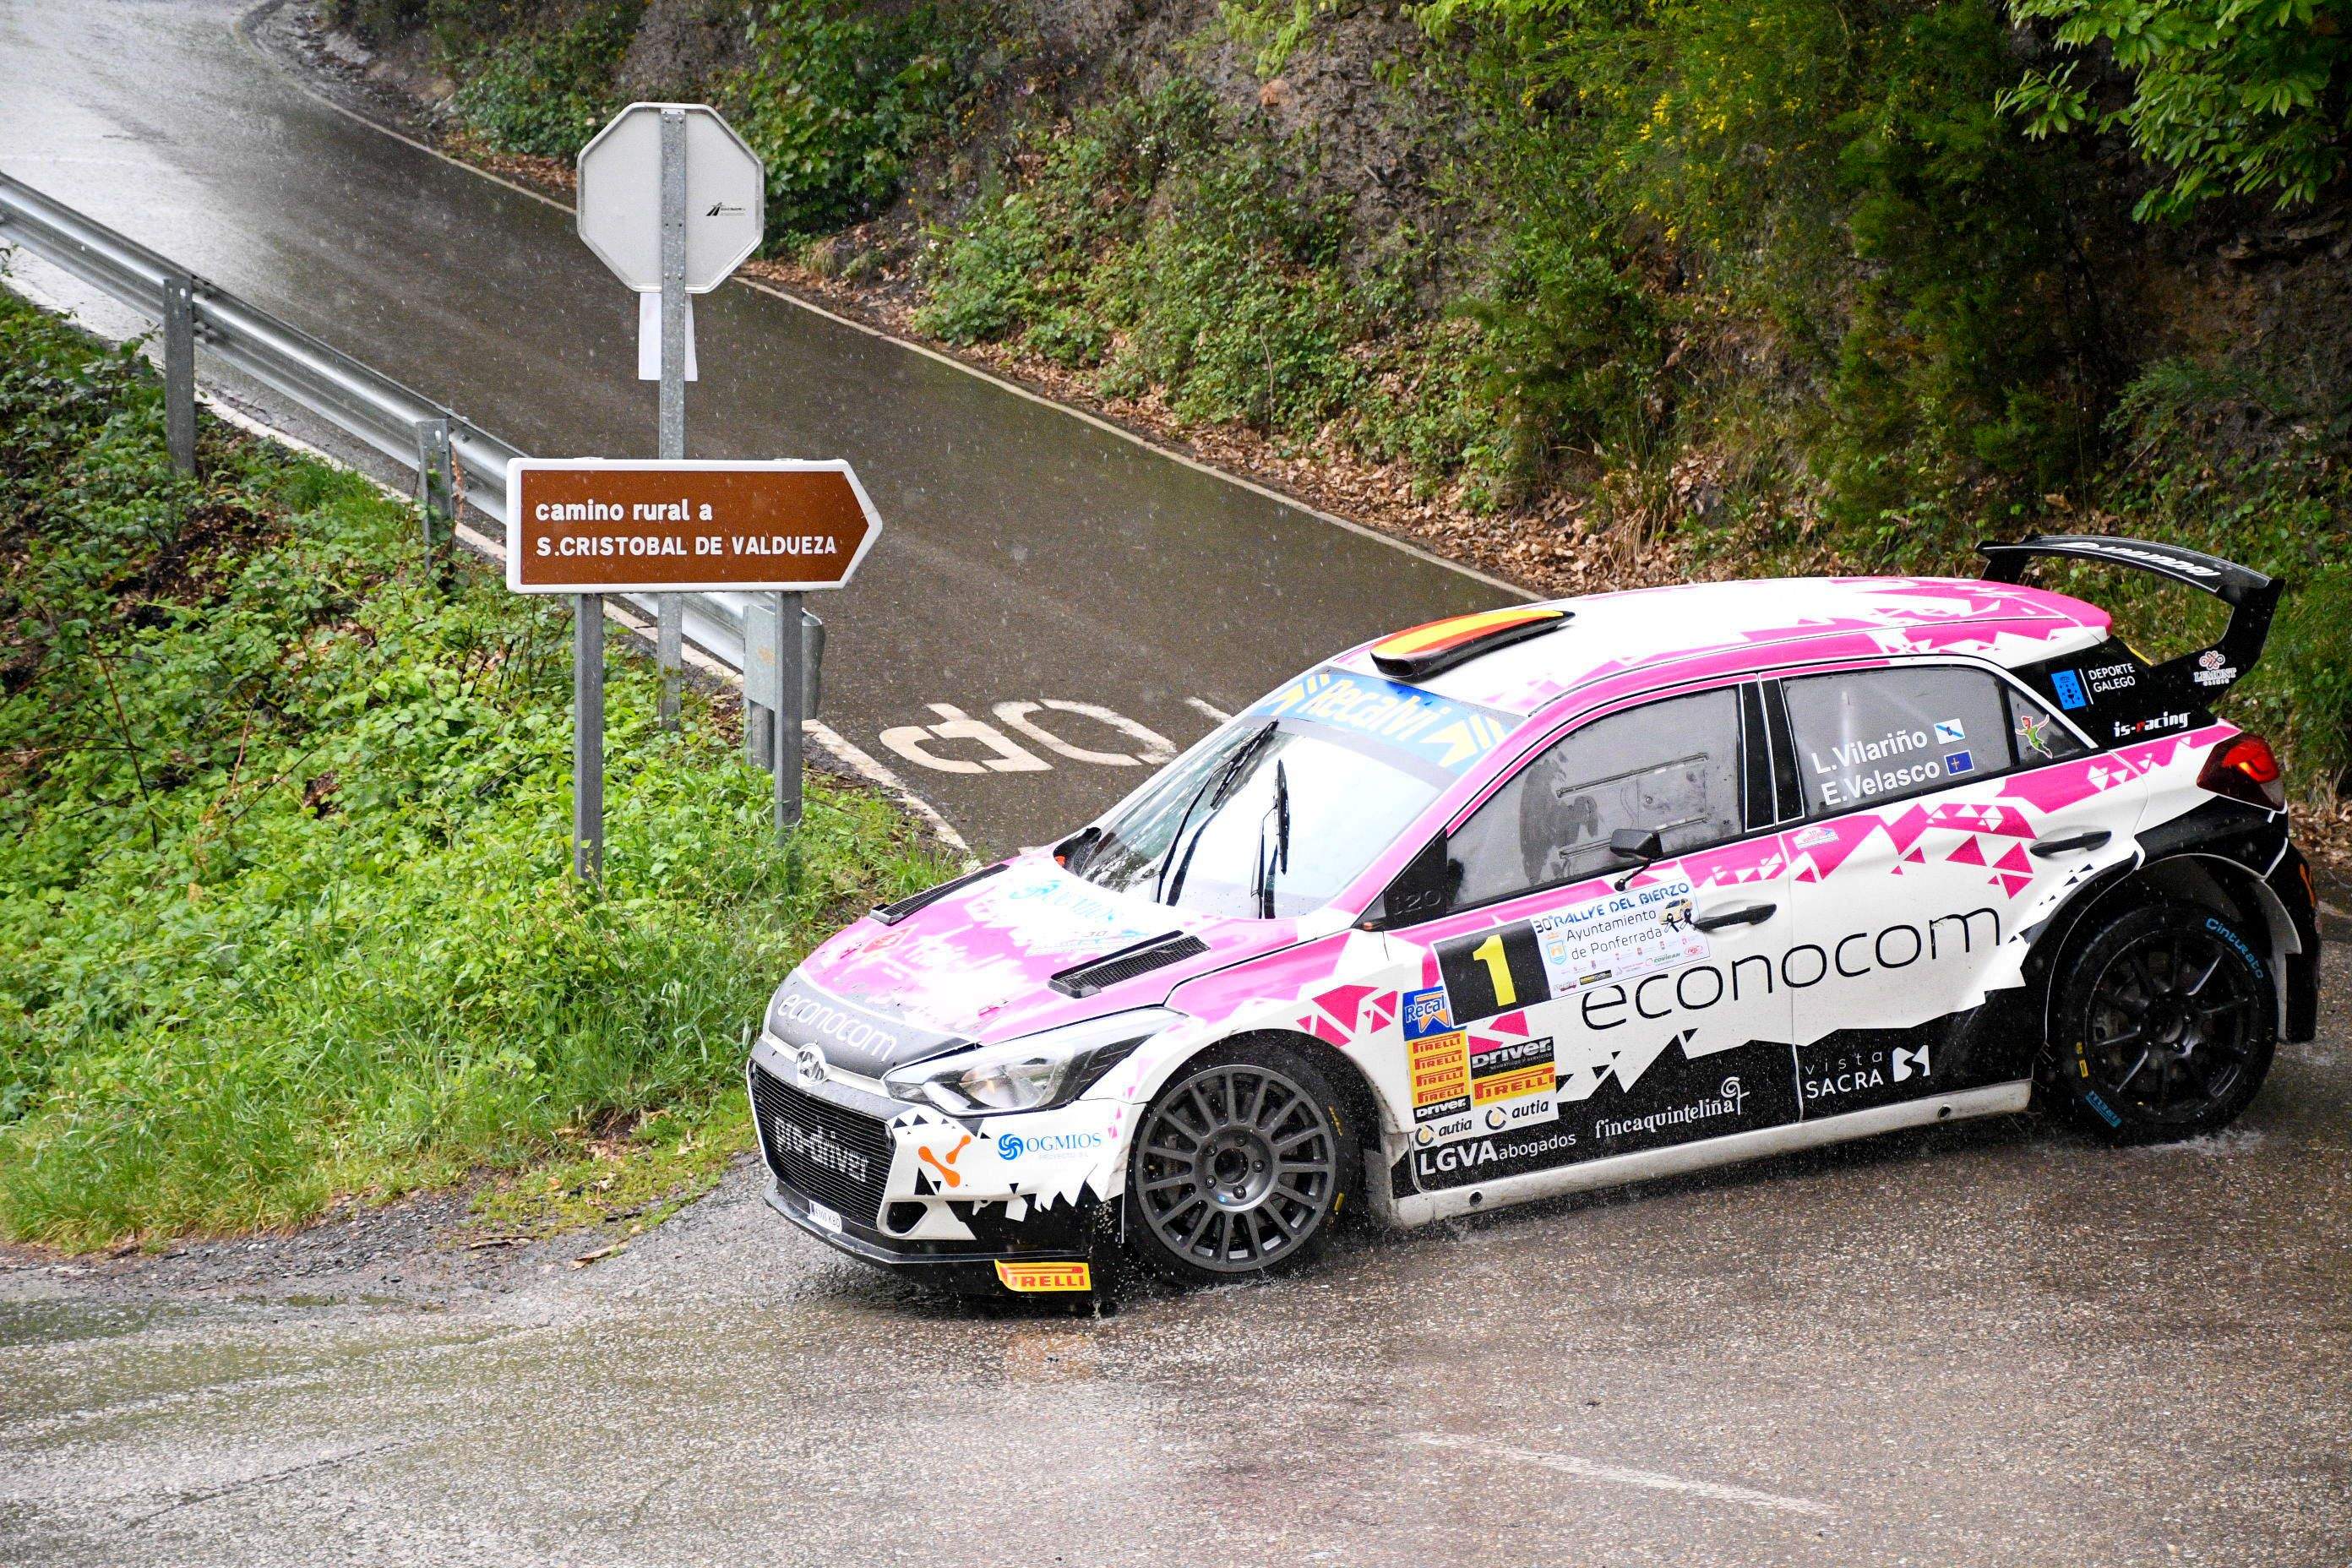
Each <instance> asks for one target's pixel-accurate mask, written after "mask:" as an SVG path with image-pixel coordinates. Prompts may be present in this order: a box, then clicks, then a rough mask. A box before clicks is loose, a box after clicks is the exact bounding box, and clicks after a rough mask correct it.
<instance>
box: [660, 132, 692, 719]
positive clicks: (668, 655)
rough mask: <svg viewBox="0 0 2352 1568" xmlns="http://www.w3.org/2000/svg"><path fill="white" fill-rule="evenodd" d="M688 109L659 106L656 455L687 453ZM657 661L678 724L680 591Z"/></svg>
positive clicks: (671, 601) (665, 607) (667, 602)
mask: <svg viewBox="0 0 2352 1568" xmlns="http://www.w3.org/2000/svg"><path fill="white" fill-rule="evenodd" d="M687 299H688V296H687V292H686V110H683V109H678V108H676V107H669V108H665V109H664V110H662V111H661V406H660V412H659V415H658V416H657V423H658V425H659V426H660V428H659V432H658V444H657V445H656V447H655V456H656V457H662V458H683V457H685V456H686V333H687V311H688V310H689V309H691V307H690V306H689V305H688V303H687ZM654 616H655V629H654V662H655V663H656V665H658V666H659V667H660V668H661V704H660V708H659V717H660V720H661V724H662V727H663V728H664V729H666V730H675V729H677V678H678V667H679V665H680V664H681V663H682V662H683V660H682V658H681V656H682V654H683V653H684V651H685V650H684V649H683V648H682V647H680V644H681V643H683V642H684V641H685V632H686V609H685V606H684V605H682V604H681V603H680V602H679V600H678V596H677V595H676V594H664V595H662V596H661V597H660V598H659V599H657V600H656V601H655V611H654Z"/></svg>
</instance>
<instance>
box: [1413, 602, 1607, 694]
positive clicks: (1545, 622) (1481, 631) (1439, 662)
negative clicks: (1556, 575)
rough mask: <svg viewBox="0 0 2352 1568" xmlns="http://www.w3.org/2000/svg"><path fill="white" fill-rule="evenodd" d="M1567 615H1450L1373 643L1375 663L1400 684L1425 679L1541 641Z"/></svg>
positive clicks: (1519, 611) (1527, 610) (1530, 610)
mask: <svg viewBox="0 0 2352 1568" xmlns="http://www.w3.org/2000/svg"><path fill="white" fill-rule="evenodd" d="M1568 616H1569V612H1568V611H1566V610H1554V609H1546V608H1544V607H1542V606H1540V605H1517V606H1515V607H1513V608H1511V609H1507V610H1486V611H1482V612H1481V613H1479V614H1477V615H1475V616H1448V617H1447V618H1446V619H1444V620H1442V621H1431V622H1430V623H1428V624H1427V625H1426V626H1414V627H1412V629H1411V630H1409V631H1402V632H1399V633H1397V634H1396V636H1394V637H1388V638H1385V639H1384V640H1382V641H1381V642H1377V643H1375V644H1373V645H1372V663H1373V664H1374V665H1375V666H1376V667H1378V668H1379V669H1380V671H1381V674H1383V675H1393V676H1395V677H1397V678H1398V679H1401V680H1426V679H1429V677H1431V676H1433V675H1436V674H1438V673H1440V672H1441V671H1444V670H1448V669H1451V668H1454V666H1455V665H1457V664H1460V663H1461V662H1462V661H1463V660H1465V659H1469V658H1477V657H1478V656H1479V655H1480V654H1482V653H1490V652H1492V651H1493V650H1495V649H1496V648H1498V647H1508V646H1510V645H1511V644H1512V643H1515V642H1525V641H1526V640H1527V639H1528V638H1529V637H1541V636H1542V635H1543V634H1544V633H1546V632H1548V631H1550V630H1551V629H1552V628H1553V627H1555V626H1559V625H1561V624H1562V623H1563V622H1565V621H1566V620H1567V619H1568Z"/></svg>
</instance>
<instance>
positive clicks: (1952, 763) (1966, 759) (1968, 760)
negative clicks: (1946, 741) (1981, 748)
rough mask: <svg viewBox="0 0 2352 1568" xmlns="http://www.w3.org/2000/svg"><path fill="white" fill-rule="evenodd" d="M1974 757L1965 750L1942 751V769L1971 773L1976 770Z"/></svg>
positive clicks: (1951, 771)
mask: <svg viewBox="0 0 2352 1568" xmlns="http://www.w3.org/2000/svg"><path fill="white" fill-rule="evenodd" d="M1976 767H1977V762H1976V759H1975V758H1974V757H1971V756H1970V755H1969V754H1968V753H1967V752H1945V753H1944V771H1945V772H1946V773H1974V772H1976Z"/></svg>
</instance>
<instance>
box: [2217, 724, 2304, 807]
mask: <svg viewBox="0 0 2352 1568" xmlns="http://www.w3.org/2000/svg"><path fill="white" fill-rule="evenodd" d="M2197 787H2198V788H2200V789H2208V790H2211V791H2212V792H2213V793H2214V794H2215V795H2228V796H2229V797H2230V798H2231V800H2242V801H2244V802H2245V803H2246V804H2247V805H2258V806H2260V807H2262V808H2263V810H2264V811H2281V810H2284V809H2285V806H2286V785H2285V784H2283V783H2281V782H2280V778H2279V763H2278V753H2277V752H2273V751H2272V750H2271V743H2270V742H2268V741H2265V740H2263V738H2262V737H2261V736H2260V735H2240V736H2237V737H2235V738H2234V739H2231V740H2229V741H2225V742H2222V743H2221V745H2218V746H2216V747H2214V748H2213V753H2212V755H2210V756H2209V757H2207V758H2206V759H2205V771H2204V772H2203V773H2199V774H2198V775H2197Z"/></svg>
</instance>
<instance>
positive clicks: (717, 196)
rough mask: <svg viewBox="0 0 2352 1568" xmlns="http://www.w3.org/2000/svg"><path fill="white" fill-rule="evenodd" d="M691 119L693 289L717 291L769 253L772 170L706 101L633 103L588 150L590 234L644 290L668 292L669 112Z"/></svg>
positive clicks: (583, 201)
mask: <svg viewBox="0 0 2352 1568" xmlns="http://www.w3.org/2000/svg"><path fill="white" fill-rule="evenodd" d="M665 109H676V110H683V111H684V112H685V115H686V287H687V291H688V293H693V294H707V293H709V291H710V290H711V289H716V288H718V287H719V284H721V283H723V282H725V281H726V279H727V275H728V274H729V273H730V272H732V271H734V270H735V268H737V267H738V266H740V265H741V264H742V261H743V258H745V257H747V256H750V255H751V252H752V251H754V250H756V249H758V248H759V245H760V237H761V233H762V231H763V229H764V226H765V225H766V223H767V191H768V179H767V171H766V170H765V169H764V168H762V167H761V163H760V158H759V155H758V154H757V153H753V152H752V151H751V148H749V147H747V146H745V145H744V144H743V139H742V138H741V137H740V136H738V135H736V134H735V131H734V128H733V127H732V126H730V125H729V124H728V123H727V121H724V120H722V119H720V118H719V111H718V110H715V109H713V108H711V107H710V106H709V104H703V103H633V104H631V105H629V107H628V108H626V109H625V110H621V112H620V113H618V114H616V115H614V116H613V120H612V123H611V124H609V125H607V126H605V127H604V130H602V131H599V132H596V134H595V136H594V137H593V139H592V140H591V141H590V142H589V143H588V145H586V146H585V147H583V148H581V149H580V237H581V238H582V239H584V240H586V241H587V242H588V248H589V249H591V250H593V251H594V252H595V253H596V256H597V258H598V259H599V260H601V261H603V262H604V265H605V266H607V267H609V268H612V269H613V272H614V275H615V276H616V277H618V278H619V279H620V280H621V281H622V282H624V283H625V284H627V285H628V286H629V287H630V288H632V289H635V290H637V292H639V293H640V294H651V293H655V292H656V291H658V290H659V289H660V288H661V116H662V110H665Z"/></svg>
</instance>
